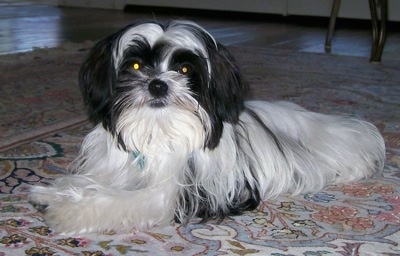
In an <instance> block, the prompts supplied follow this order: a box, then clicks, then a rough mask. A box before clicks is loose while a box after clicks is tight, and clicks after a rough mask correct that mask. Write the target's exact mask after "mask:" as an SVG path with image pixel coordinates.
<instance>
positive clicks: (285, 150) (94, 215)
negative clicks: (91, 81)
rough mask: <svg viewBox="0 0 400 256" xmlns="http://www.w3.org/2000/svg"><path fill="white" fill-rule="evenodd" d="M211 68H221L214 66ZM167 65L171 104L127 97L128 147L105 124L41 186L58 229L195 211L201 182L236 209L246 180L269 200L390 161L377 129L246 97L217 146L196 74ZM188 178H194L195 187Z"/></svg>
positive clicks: (138, 222)
mask: <svg viewBox="0 0 400 256" xmlns="http://www.w3.org/2000/svg"><path fill="white" fill-rule="evenodd" d="M148 26H150V27H151V31H153V33H150V34H146V35H143V36H148V37H146V39H147V40H148V41H150V42H155V41H156V40H157V37H164V39H165V38H167V39H168V38H170V37H168V36H166V35H164V34H162V31H161V30H160V29H159V28H157V27H156V26H157V25H148ZM153 26H154V27H153ZM146 28H148V27H146ZM142 29H143V28H132V29H131V30H128V31H127V33H126V34H125V35H123V36H122V38H121V39H120V41H119V43H118V44H117V45H116V46H115V47H116V48H115V51H114V58H115V60H116V63H117V65H118V63H120V62H121V59H122V58H123V49H125V48H126V47H128V46H127V45H128V44H129V42H130V41H131V39H132V37H135V36H137V35H136V34H141V30H142ZM171 33H172V32H171ZM173 37H174V38H175V39H177V40H175V41H173V40H172V39H170V40H172V41H173V42H174V43H175V44H178V41H179V44H178V45H177V47H191V48H196V49H200V50H201V51H202V52H203V53H204V54H206V49H204V47H203V45H201V43H200V41H198V40H197V39H196V38H195V37H194V36H193V35H191V34H189V35H188V34H185V32H184V31H181V30H180V29H179V28H178V29H177V30H176V31H175V33H173ZM181 37H183V38H186V40H181ZM178 39H179V40H178ZM166 57H167V56H166ZM207 65H209V66H210V68H212V63H207ZM164 71H165V72H164V73H163V74H160V75H159V78H160V79H163V80H167V81H169V80H171V81H170V82H169V86H170V92H171V93H170V95H169V97H170V98H169V99H168V102H170V105H168V106H166V107H163V108H159V109H154V108H150V107H148V106H146V101H147V100H148V99H149V98H150V95H147V94H146V92H145V91H135V90H133V91H131V92H130V93H132V97H129V95H128V97H125V100H127V99H130V100H127V102H123V106H124V107H123V109H124V112H122V114H121V116H120V118H119V119H118V120H117V126H116V129H117V133H120V135H121V136H120V137H121V139H122V140H123V142H124V144H125V146H126V150H123V149H122V148H121V146H120V145H119V144H118V142H117V138H116V137H114V136H112V135H111V133H110V132H108V131H106V130H105V129H104V128H103V126H102V125H97V126H96V127H95V128H94V129H93V131H92V132H90V133H89V134H88V135H87V137H86V138H85V140H84V142H83V143H82V148H81V152H80V154H79V156H78V158H77V160H75V161H74V163H73V164H72V166H71V170H72V171H73V174H71V175H68V176H65V177H63V178H60V179H57V180H56V181H54V183H53V184H52V186H48V187H40V186H35V187H33V188H32V194H31V200H32V201H33V202H38V203H40V204H45V205H48V206H49V207H48V208H47V210H46V220H47V222H48V224H49V225H50V226H51V227H52V228H53V229H55V230H56V231H59V232H63V233H88V232H99V231H104V230H130V229H132V228H136V229H149V228H152V227H159V226H163V225H166V224H168V223H169V222H171V221H172V220H173V218H174V216H175V215H177V216H178V218H181V219H184V218H185V217H186V214H188V213H186V212H185V208H186V207H185V204H188V203H190V202H184V201H182V200H179V195H183V194H184V191H185V189H187V188H188V186H192V187H194V190H192V192H193V193H194V194H196V193H198V194H200V192H199V191H196V188H198V187H200V186H201V188H202V189H203V190H204V191H206V193H208V194H210V195H211V196H210V197H209V198H208V199H209V202H207V203H208V207H209V208H210V209H214V210H217V209H218V208H221V207H228V204H229V203H230V202H232V201H233V200H234V195H235V192H236V191H241V189H242V188H243V187H244V186H245V182H248V184H250V186H253V187H254V186H257V188H258V190H259V191H260V193H261V196H262V198H263V199H268V198H271V197H276V196H278V195H280V194H283V193H290V194H294V195H297V194H299V193H304V192H308V191H316V190H318V189H321V188H323V187H324V186H325V185H327V184H334V183H337V182H350V181H355V180H359V179H363V178H367V177H370V176H371V175H373V174H374V173H375V172H376V171H378V172H379V171H380V170H382V168H383V165H384V160H385V144H384V141H383V138H382V136H381V135H380V133H379V131H378V130H377V129H376V127H374V126H373V125H371V124H369V123H367V122H364V121H360V120H356V119H351V118H344V117H340V116H328V115H323V114H318V113H313V112H310V111H307V110H305V109H303V108H301V107H299V106H297V105H295V104H291V103H288V102H274V103H271V102H261V101H248V102H246V103H245V111H243V112H242V114H241V115H240V121H239V123H238V124H237V125H233V124H229V123H224V128H223V134H222V138H221V140H220V142H219V144H218V146H217V147H216V148H215V149H213V150H209V149H207V148H205V147H204V142H205V141H206V140H207V138H209V136H210V133H211V124H210V117H209V116H208V114H207V112H206V111H205V110H204V109H202V107H201V106H200V105H199V104H198V103H197V102H196V101H195V100H194V98H193V97H192V95H191V94H190V92H189V91H187V90H186V89H185V88H186V87H185V86H184V85H185V84H186V82H187V81H184V80H176V79H175V78H174V77H173V76H174V75H173V74H172V73H170V72H168V71H166V70H164ZM176 81H178V82H176ZM138 95H140V97H138ZM251 112H253V113H254V114H256V115H257V116H258V117H259V118H260V119H261V121H262V122H263V123H264V125H265V126H267V127H268V128H269V129H270V130H271V132H272V134H274V135H272V134H271V133H269V132H266V130H265V127H264V126H263V125H262V124H260V123H259V122H258V121H257V120H256V119H255V118H254V116H253V115H252V114H250V113H251ZM277 142H278V143H277ZM190 164H193V165H194V166H195V167H196V168H195V169H196V172H195V173H193V172H192V170H191V166H190ZM251 166H253V167H254V166H255V167H256V168H255V170H254V169H253V170H251ZM188 176H191V180H193V183H194V184H187V179H186V178H187V177H188ZM198 196H199V197H201V196H200V195H198ZM195 207H198V205H197V206H195Z"/></svg>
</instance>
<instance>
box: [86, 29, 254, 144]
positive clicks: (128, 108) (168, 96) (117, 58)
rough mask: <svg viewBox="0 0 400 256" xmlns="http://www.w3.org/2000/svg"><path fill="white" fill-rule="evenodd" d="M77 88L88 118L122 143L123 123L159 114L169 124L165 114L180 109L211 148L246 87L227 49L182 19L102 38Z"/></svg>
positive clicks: (232, 120)
mask: <svg viewBox="0 0 400 256" xmlns="http://www.w3.org/2000/svg"><path fill="white" fill-rule="evenodd" d="M80 86H81V90H82V92H83V96H84V100H85V104H86V105H87V106H88V108H89V115H90V119H91V121H93V122H94V123H96V124H97V123H102V124H103V126H104V127H105V128H106V129H107V130H108V131H110V132H111V133H113V134H114V135H115V136H116V137H118V138H119V143H120V145H121V146H122V147H123V148H126V146H127V145H126V143H127V138H126V136H123V135H121V133H123V130H124V129H125V128H124V127H127V126H128V127H130V128H129V129H130V130H131V133H134V130H135V129H136V128H137V127H138V126H140V120H145V119H151V118H149V117H151V116H154V115H160V116H161V115H162V116H163V117H164V118H158V121H154V120H153V121H152V122H163V124H162V125H161V126H173V125H171V124H170V123H171V122H172V123H173V122H174V120H166V119H169V118H171V119H174V118H176V115H173V114H172V113H173V112H182V113H185V115H187V116H189V118H187V117H186V121H183V122H192V123H194V122H196V121H197V122H200V123H201V126H202V129H203V130H204V132H205V137H204V138H203V139H204V141H203V146H204V147H208V148H210V149H213V148H215V147H216V146H217V145H218V143H219V140H220V137H221V135H222V128H223V123H224V122H229V123H236V122H237V121H238V116H239V114H240V112H241V111H242V109H243V97H244V94H245V93H246V91H247V86H246V84H245V83H244V81H243V79H242V76H241V74H240V72H239V69H238V67H237V66H236V63H235V61H234V59H233V57H232V56H231V55H230V53H229V52H228V51H227V50H226V49H225V48H224V47H223V46H222V45H220V44H218V43H217V42H216V41H215V40H214V38H213V37H212V36H211V35H210V34H209V33H208V32H206V31H205V30H204V29H203V28H201V27H199V26H198V25H196V24H194V23H191V22H184V21H182V22H176V21H175V22H171V23H169V24H167V25H165V26H164V25H161V24H157V23H144V24H140V25H130V26H128V27H126V28H124V29H122V30H120V31H119V32H117V33H115V34H113V35H111V36H109V37H107V38H105V39H104V40H102V41H100V42H99V43H97V44H96V45H95V46H94V48H93V49H92V50H91V52H90V53H89V56H88V58H87V60H86V61H85V62H84V64H83V66H82V68H81V71H80ZM160 113H162V114H160ZM163 119H164V120H163ZM195 119H196V121H194V120H195ZM168 121H169V122H170V123H168ZM151 124H152V123H151V122H148V123H147V124H146V125H151ZM143 129H144V128H143ZM147 129H150V127H148V128H147ZM169 129H172V130H176V129H180V127H174V128H169ZM150 137H151V136H150ZM135 143H137V142H135Z"/></svg>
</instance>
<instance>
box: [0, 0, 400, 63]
mask: <svg viewBox="0 0 400 256" xmlns="http://www.w3.org/2000/svg"><path fill="white" fill-rule="evenodd" d="M175 18H184V19H191V20H194V21H196V22H198V23H199V24H200V25H202V26H204V27H205V28H207V29H208V30H209V31H210V33H211V34H213V35H214V37H215V38H216V39H217V40H218V41H220V42H221V43H223V44H225V45H243V46H252V47H268V48H272V49H287V50H294V51H305V52H319V53H323V52H324V41H325V36H326V32H327V27H328V18H310V17H308V18H307V17H283V16H277V15H254V14H237V13H220V12H219V13H215V12H204V11H203V12H193V11H191V12H188V11H182V10H169V11H166V10H165V9H163V10H160V9H152V10H149V9H147V8H140V9H138V8H128V10H127V11H117V10H100V9H85V8H67V7H58V6H55V5H51V4H38V3H36V4H34V3H32V2H27V1H12V0H0V55H4V54H10V53H16V52H25V51H30V50H32V49H33V48H35V47H56V46H58V45H60V44H62V43H65V42H83V41H86V40H92V41H96V40H99V39H100V38H103V37H105V36H106V35H108V34H110V33H112V32H114V31H116V30H118V29H120V28H121V27H123V26H125V25H127V24H129V23H132V22H135V21H138V20H154V19H156V20H160V21H163V20H168V19H175ZM370 49H371V28H370V23H369V22H368V21H354V20H338V23H337V27H336V30H335V35H334V38H333V48H332V51H331V54H339V55H352V56H364V57H369V55H370ZM385 59H400V24H398V23H390V24H389V27H388V36H387V40H386V45H385V49H384V54H383V60H385Z"/></svg>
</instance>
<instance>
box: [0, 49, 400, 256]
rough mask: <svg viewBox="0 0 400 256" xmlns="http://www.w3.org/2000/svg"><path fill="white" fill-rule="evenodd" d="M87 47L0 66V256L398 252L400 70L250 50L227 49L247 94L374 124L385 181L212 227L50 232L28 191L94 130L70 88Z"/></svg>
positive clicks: (287, 201)
mask: <svg viewBox="0 0 400 256" xmlns="http://www.w3.org/2000/svg"><path fill="white" fill-rule="evenodd" d="M90 46H91V44H90V43H87V44H80V45H75V44H68V45H64V46H62V47H60V48H57V49H40V50H36V51H33V52H31V53H26V54H17V55H11V56H2V57H0V69H1V71H2V73H1V77H0V93H1V99H0V116H1V118H0V193H1V194H0V255H224V254H225V255H399V254H400V245H399V242H400V73H399V70H400V61H394V60H392V61H386V60H384V61H383V62H382V63H380V64H371V63H369V62H368V59H366V58H358V57H343V56H334V55H328V54H313V53H299V52H290V51H278V50H268V49H256V48H231V49H232V50H233V52H234V54H235V55H236V57H237V59H238V61H239V64H240V66H241V67H242V69H243V72H244V73H245V75H246V77H247V78H248V80H249V81H250V84H251V87H252V95H251V96H250V97H251V98H255V99H264V100H289V101H292V102H295V103H298V104H300V105H302V106H304V107H306V108H308V109H310V110H313V111H318V112H323V113H328V114H345V115H352V116H356V117H359V118H363V119H366V120H369V121H371V122H372V123H374V124H376V125H377V126H378V127H379V128H380V130H381V131H382V133H383V134H384V137H385V139H386V143H387V147H388V149H387V164H386V167H385V170H384V173H383V175H382V176H380V177H376V178H371V179H369V180H365V181H361V182H358V183H352V184H344V185H337V186H329V187H327V188H326V189H324V190H323V191H321V192H319V193H315V194H304V195H302V196H299V197H288V196H281V197H279V198H277V199H276V200H270V201H266V202H263V203H262V204H261V205H260V206H259V207H258V209H257V210H255V211H251V212H250V211H249V212H246V213H245V214H244V215H242V216H234V217H232V218H228V219H225V220H224V221H222V222H220V223H217V222H209V223H205V224H199V223H198V221H197V220H196V221H193V222H192V223H190V224H189V225H187V226H181V225H178V224H171V225H170V226H167V227H164V228H160V229H156V230H152V231H151V232H137V231H132V232H131V233H128V234H127V233H113V232H110V233H103V234H87V235H76V236H63V235H60V234H57V233H54V232H53V231H52V230H51V229H50V228H49V227H47V226H46V224H45V222H44V221H43V218H42V214H41V213H40V212H38V211H37V210H36V209H35V208H34V207H32V205H30V204H29V203H28V201H27V192H28V187H29V186H30V185H32V184H35V183H48V182H50V181H51V180H52V179H54V178H56V177H58V176H61V175H65V174H66V167H67V165H68V163H70V162H71V160H72V159H73V158H74V157H75V156H76V154H77V152H78V148H79V144H80V142H81V141H82V138H83V136H84V135H85V134H87V133H88V131H89V130H90V128H91V126H90V125H89V124H88V123H87V122H86V117H85V110H84V109H83V105H82V103H81V101H82V100H81V96H80V94H79V90H78V82H77V73H78V70H79V66H80V63H81V62H82V59H83V58H84V56H85V55H86V54H87V51H88V49H89V48H90ZM133 203H134V202H133ZM110 210H112V209H110Z"/></svg>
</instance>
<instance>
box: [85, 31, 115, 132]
mask: <svg viewBox="0 0 400 256" xmlns="http://www.w3.org/2000/svg"><path fill="white" fill-rule="evenodd" d="M113 37H114V36H110V37H107V38H105V39H103V40H101V41H99V42H98V43H97V44H96V45H95V46H94V47H93V48H92V49H91V51H90V52H89V55H88V56H87V58H86V60H85V61H84V63H83V64H82V66H81V69H80V72H79V86H80V88H81V92H82V94H83V99H84V103H85V105H86V107H87V108H88V112H89V119H90V121H92V122H93V123H95V124H97V123H100V122H102V123H103V126H104V127H108V126H109V122H110V116H109V115H110V107H111V102H112V98H113V94H114V86H115V81H116V73H115V67H114V60H113V54H112V48H113V47H112V46H113V42H114V38H113Z"/></svg>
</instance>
